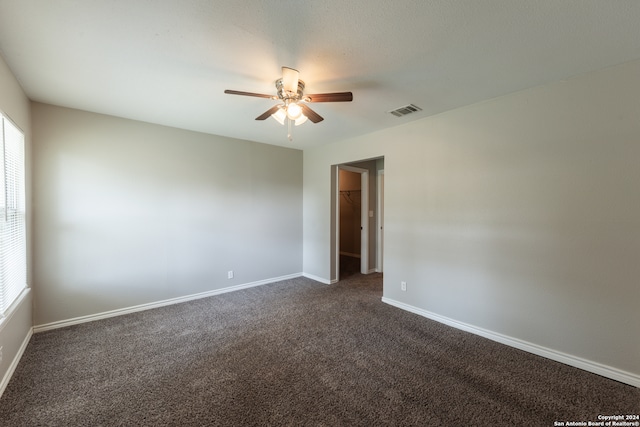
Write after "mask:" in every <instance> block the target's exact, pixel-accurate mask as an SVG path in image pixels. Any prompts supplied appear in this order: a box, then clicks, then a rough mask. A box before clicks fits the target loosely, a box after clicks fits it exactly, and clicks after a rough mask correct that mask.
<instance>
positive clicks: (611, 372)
mask: <svg viewBox="0 0 640 427" xmlns="http://www.w3.org/2000/svg"><path fill="white" fill-rule="evenodd" d="M382 302H384V303H386V304H389V305H392V306H394V307H398V308H400V309H402V310H406V311H409V312H411V313H415V314H417V315H419V316H422V317H426V318H428V319H431V320H435V321H436V322H439V323H443V324H445V325H448V326H451V327H454V328H456V329H460V330H463V331H466V332H470V333H472V334H475V335H479V336H481V337H484V338H488V339H490V340H492V341H496V342H499V343H501V344H505V345H508V346H510V347H515V348H518V349H520V350H524V351H526V352H528V353H533V354H536V355H538V356H542V357H545V358H547V359H551V360H555V361H556V362H560V363H564V364H565V365H569V366H573V367H575V368H579V369H582V370H585V371H589V372H592V373H594V374H598V375H602V376H603V377H607V378H611V379H612V380H616V381H620V382H622V383H625V384H629V385H632V386H634V387H638V388H640V375H636V374H633V373H631V372H626V371H622V370H620V369H616V368H613V367H611V366H607V365H603V364H600V363H597V362H593V361H590V360H587V359H583V358H581V357H577V356H572V355H570V354H566V353H562V352H560V351H556V350H552V349H550V348H546V347H542V346H539V345H537V344H532V343H530V342H527V341H522V340H519V339H517V338H512V337H509V336H506V335H502V334H499V333H497V332H493V331H490V330H487V329H483V328H479V327H477V326H473V325H469V324H467V323H463V322H458V321H457V320H453V319H450V318H448V317H445V316H440V315H439V314H435V313H432V312H430V311H426V310H422V309H420V308H417V307H414V306H412V305H409V304H405V303H402V302H399V301H396V300H392V299H389V298H385V297H383V298H382Z"/></svg>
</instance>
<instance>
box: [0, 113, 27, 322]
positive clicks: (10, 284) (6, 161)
mask: <svg viewBox="0 0 640 427" xmlns="http://www.w3.org/2000/svg"><path fill="white" fill-rule="evenodd" d="M0 118H1V120H2V150H0V151H1V153H0V155H1V157H2V158H1V159H0V166H1V167H2V173H1V174H0V179H1V180H2V182H1V183H0V185H1V187H2V190H3V194H2V198H1V199H0V316H4V315H5V314H6V312H7V310H8V309H9V307H10V306H11V304H12V303H13V302H14V301H15V300H16V299H17V298H18V297H19V296H20V293H21V292H22V291H23V290H24V289H26V287H27V244H26V209H25V184H24V175H25V165H24V134H23V133H22V131H21V130H20V129H18V127H17V126H15V125H14V124H13V122H11V121H10V120H8V119H7V118H6V117H5V116H3V115H0Z"/></svg>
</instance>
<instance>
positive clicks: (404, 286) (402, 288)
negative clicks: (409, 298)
mask: <svg viewBox="0 0 640 427" xmlns="http://www.w3.org/2000/svg"><path fill="white" fill-rule="evenodd" d="M400 290H401V291H406V290H407V282H400Z"/></svg>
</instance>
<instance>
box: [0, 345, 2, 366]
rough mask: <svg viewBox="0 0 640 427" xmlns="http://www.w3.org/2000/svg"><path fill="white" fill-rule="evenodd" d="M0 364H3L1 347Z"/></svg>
mask: <svg viewBox="0 0 640 427" xmlns="http://www.w3.org/2000/svg"><path fill="white" fill-rule="evenodd" d="M0 363H2V347H0Z"/></svg>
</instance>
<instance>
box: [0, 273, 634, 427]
mask: <svg viewBox="0 0 640 427" xmlns="http://www.w3.org/2000/svg"><path fill="white" fill-rule="evenodd" d="M381 296H382V279H381V276H380V275H377V274H373V275H368V276H362V275H359V274H356V275H353V276H350V277H349V278H348V279H346V280H344V281H341V282H340V283H338V284H336V285H331V286H328V285H323V284H319V283H317V282H314V281H311V280H309V279H305V278H298V279H292V280H287V281H283V282H279V283H274V284H270V285H265V286H261V287H257V288H251V289H246V290H242V291H238V292H234V293H228V294H223V295H219V296H215V297H210V298H206V299H201V300H197V301H192V302H188V303H184V304H178V305H174V306H169V307H163V308H159V309H155V310H149V311H145V312H140V313H135V314H130V315H126V316H121V317H117V318H111V319H106V320H101V321H96V322H92V323H86V324H82V325H76V326H72V327H68V328H64V329H58V330H53V331H49V332H43V333H39V334H36V335H34V336H33V337H32V339H31V342H30V343H29V346H28V347H27V350H26V352H25V354H24V356H23V358H22V361H21V362H20V364H19V366H18V368H17V370H16V372H15V373H14V376H13V378H12V380H11V382H10V383H9V385H8V387H7V389H6V391H5V393H4V395H3V397H2V398H1V399H0V424H1V425H3V426H253V425H261V426H264V425H311V426H374V425H393V426H410V425H416V426H487V425H492V426H553V425H554V422H555V421H558V422H567V421H584V422H587V421H597V416H598V415H599V414H604V415H616V414H639V413H640V389H637V388H634V387H631V386H628V385H624V384H621V383H618V382H616V381H612V380H609V379H606V378H603V377H600V376H598V375H595V374H590V373H588V372H584V371H581V370H579V369H575V368H572V367H569V366H566V365H563V364H560V363H557V362H553V361H550V360H546V359H543V358H541V357H538V356H534V355H531V354H528V353H525V352H522V351H520V350H516V349H513V348H510V347H506V346H504V345H501V344H498V343H495V342H492V341H489V340H486V339H483V338H480V337H477V336H474V335H471V334H468V333H465V332H462V331H459V330H456V329H452V328H450V327H447V326H444V325H441V324H438V323H436V322H433V321H431V320H428V319H424V318H422V317H419V316H417V315H414V314H411V313H407V312H403V311H401V310H399V309H397V308H394V307H391V306H389V305H386V304H384V303H382V302H381V301H380V298H381Z"/></svg>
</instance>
